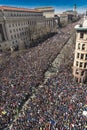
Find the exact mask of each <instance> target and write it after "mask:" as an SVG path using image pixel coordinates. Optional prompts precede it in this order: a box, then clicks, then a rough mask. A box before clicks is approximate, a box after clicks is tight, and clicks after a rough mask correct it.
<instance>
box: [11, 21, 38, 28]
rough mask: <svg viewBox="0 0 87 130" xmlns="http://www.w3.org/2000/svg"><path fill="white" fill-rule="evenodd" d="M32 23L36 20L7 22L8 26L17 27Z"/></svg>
mask: <svg viewBox="0 0 87 130" xmlns="http://www.w3.org/2000/svg"><path fill="white" fill-rule="evenodd" d="M32 24H36V22H35V21H28V22H21V23H12V24H9V27H17V26H23V25H32Z"/></svg>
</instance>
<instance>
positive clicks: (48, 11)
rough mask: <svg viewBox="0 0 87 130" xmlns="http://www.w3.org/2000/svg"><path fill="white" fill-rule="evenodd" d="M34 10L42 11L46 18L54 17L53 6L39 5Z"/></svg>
mask: <svg viewBox="0 0 87 130" xmlns="http://www.w3.org/2000/svg"><path fill="white" fill-rule="evenodd" d="M35 9H36V10H39V11H42V12H43V16H45V17H46V18H53V17H54V8H53V7H41V8H35Z"/></svg>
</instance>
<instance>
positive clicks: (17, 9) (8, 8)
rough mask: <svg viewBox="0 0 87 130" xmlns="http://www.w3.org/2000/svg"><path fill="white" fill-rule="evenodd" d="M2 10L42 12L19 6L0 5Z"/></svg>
mask: <svg viewBox="0 0 87 130" xmlns="http://www.w3.org/2000/svg"><path fill="white" fill-rule="evenodd" d="M0 10H10V11H24V12H42V11H39V10H35V9H29V8H18V7H11V6H0Z"/></svg>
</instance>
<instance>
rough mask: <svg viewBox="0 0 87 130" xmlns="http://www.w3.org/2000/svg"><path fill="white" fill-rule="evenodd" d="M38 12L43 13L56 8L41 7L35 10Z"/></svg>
mask: <svg viewBox="0 0 87 130" xmlns="http://www.w3.org/2000/svg"><path fill="white" fill-rule="evenodd" d="M35 9H36V10H43V11H45V10H54V8H53V7H50V6H49V7H39V8H35Z"/></svg>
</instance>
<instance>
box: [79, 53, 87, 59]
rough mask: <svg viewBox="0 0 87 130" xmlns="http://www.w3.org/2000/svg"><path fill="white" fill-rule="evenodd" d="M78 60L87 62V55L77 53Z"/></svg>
mask: <svg viewBox="0 0 87 130" xmlns="http://www.w3.org/2000/svg"><path fill="white" fill-rule="evenodd" d="M77 59H81V60H87V54H82V53H77Z"/></svg>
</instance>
